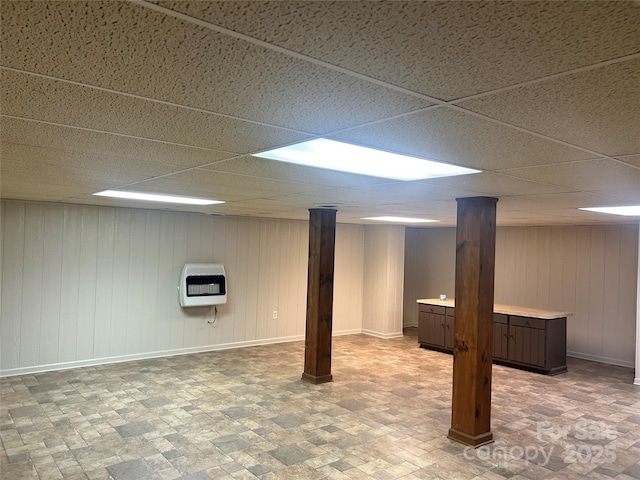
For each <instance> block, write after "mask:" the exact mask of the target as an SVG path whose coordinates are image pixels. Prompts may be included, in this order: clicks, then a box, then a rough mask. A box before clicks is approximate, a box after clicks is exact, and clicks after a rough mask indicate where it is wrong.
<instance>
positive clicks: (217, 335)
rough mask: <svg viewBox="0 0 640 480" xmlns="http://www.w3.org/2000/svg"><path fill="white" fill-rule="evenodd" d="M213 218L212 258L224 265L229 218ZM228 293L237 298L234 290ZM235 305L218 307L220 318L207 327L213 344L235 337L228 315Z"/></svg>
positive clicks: (211, 233) (210, 341) (210, 233)
mask: <svg viewBox="0 0 640 480" xmlns="http://www.w3.org/2000/svg"><path fill="white" fill-rule="evenodd" d="M212 220H213V231H211V232H209V233H208V235H210V237H211V238H210V239H208V240H207V242H209V241H211V242H212V244H213V250H212V252H213V253H212V258H213V259H214V261H215V263H222V264H223V265H224V264H225V262H226V252H227V245H226V241H227V239H226V236H227V231H226V229H227V220H228V219H227V218H223V217H219V218H215V217H213V218H212ZM229 274H230V275H233V272H230V273H229ZM228 295H229V296H230V297H228V298H232V299H233V298H235V295H237V292H232V291H229V293H228ZM232 309H233V307H232V305H229V306H228V307H227V305H223V306H221V307H219V308H218V312H219V315H218V319H217V320H216V322H215V324H213V325H207V329H208V332H207V333H208V335H209V343H210V344H211V345H218V344H221V343H227V342H228V341H229V340H228V339H229V338H232V337H233V325H232V324H231V321H232V320H231V316H230V315H227V311H228V310H232Z"/></svg>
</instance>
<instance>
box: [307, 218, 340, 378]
mask: <svg viewBox="0 0 640 480" xmlns="http://www.w3.org/2000/svg"><path fill="white" fill-rule="evenodd" d="M335 244H336V211H335V210H331V209H315V208H312V209H310V210H309V267H308V268H309V272H308V280H307V330H306V336H305V342H304V372H303V373H302V379H303V380H306V381H307V382H310V383H315V384H318V383H326V382H330V381H331V380H332V378H333V377H332V375H331V328H332V320H333V267H334V257H335Z"/></svg>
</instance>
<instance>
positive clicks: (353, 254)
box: [333, 223, 364, 332]
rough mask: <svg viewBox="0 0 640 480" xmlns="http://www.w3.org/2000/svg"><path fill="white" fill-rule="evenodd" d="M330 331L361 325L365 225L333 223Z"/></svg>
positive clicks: (344, 329) (352, 328)
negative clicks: (333, 269) (331, 324)
mask: <svg viewBox="0 0 640 480" xmlns="http://www.w3.org/2000/svg"><path fill="white" fill-rule="evenodd" d="M335 255H336V257H335V273H334V292H333V301H334V304H333V305H334V308H333V311H334V314H333V322H334V323H333V331H334V332H339V331H346V330H354V329H359V328H361V324H360V322H361V320H360V319H361V318H362V302H363V299H362V292H363V286H362V281H363V278H364V271H363V268H364V227H363V226H362V225H347V224H340V223H338V224H337V225H336V252H335Z"/></svg>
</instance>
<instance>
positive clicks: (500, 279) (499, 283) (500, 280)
mask: <svg viewBox="0 0 640 480" xmlns="http://www.w3.org/2000/svg"><path fill="white" fill-rule="evenodd" d="M498 205H500V204H498ZM503 250H504V235H502V234H501V232H500V231H498V232H496V263H495V273H496V275H495V292H494V299H495V303H505V302H504V298H503V296H504V293H503V292H504V288H505V276H504V263H505V258H504V255H499V253H498V252H502V251H503Z"/></svg>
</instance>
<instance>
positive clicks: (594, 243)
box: [587, 227, 605, 355]
mask: <svg viewBox="0 0 640 480" xmlns="http://www.w3.org/2000/svg"><path fill="white" fill-rule="evenodd" d="M590 234H591V239H590V252H589V253H590V256H591V259H590V262H589V267H590V272H589V303H588V308H589V326H588V329H587V338H588V340H587V341H588V343H589V345H590V348H591V351H592V352H594V353H593V355H602V351H603V343H602V336H603V333H604V332H603V328H604V325H603V323H604V292H605V227H591V228H590Z"/></svg>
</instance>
